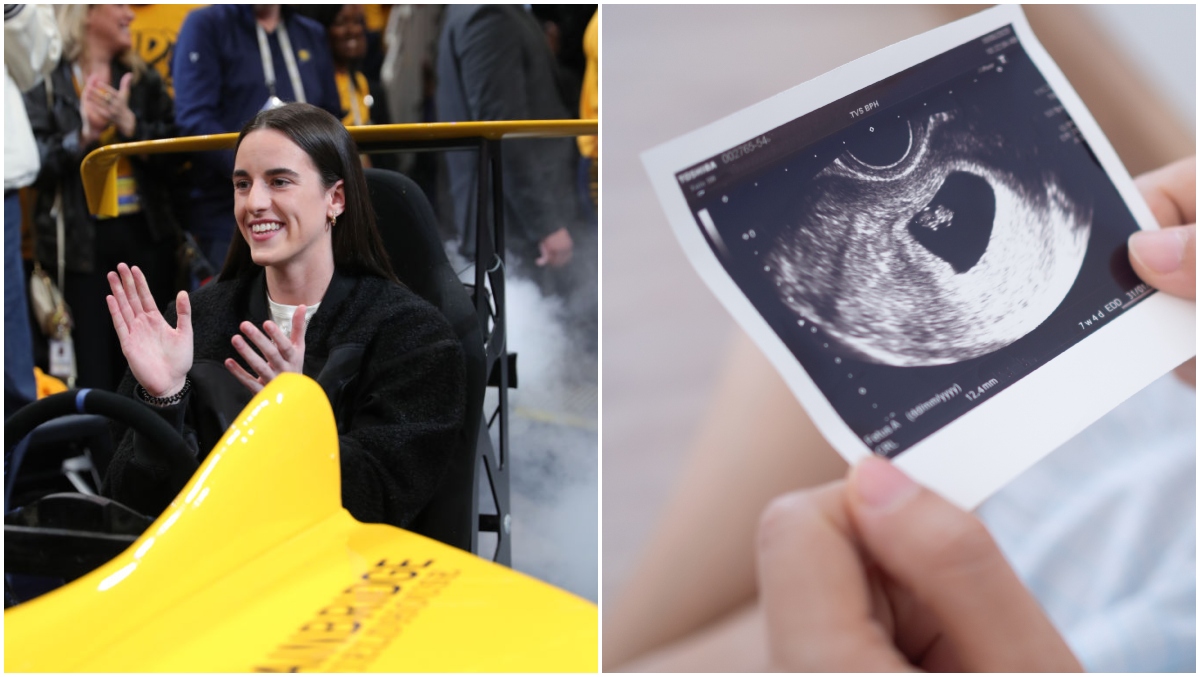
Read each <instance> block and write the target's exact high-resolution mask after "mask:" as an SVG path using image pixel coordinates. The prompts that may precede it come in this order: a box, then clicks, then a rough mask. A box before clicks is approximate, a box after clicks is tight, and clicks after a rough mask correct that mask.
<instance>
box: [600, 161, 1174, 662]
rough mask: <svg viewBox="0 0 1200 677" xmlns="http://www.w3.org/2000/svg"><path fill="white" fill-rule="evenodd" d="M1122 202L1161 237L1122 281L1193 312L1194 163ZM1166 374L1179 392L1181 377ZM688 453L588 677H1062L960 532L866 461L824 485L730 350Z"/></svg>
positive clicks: (818, 453) (781, 413)
mask: <svg viewBox="0 0 1200 677" xmlns="http://www.w3.org/2000/svg"><path fill="white" fill-rule="evenodd" d="M1137 186H1138V188H1139V190H1140V191H1141V192H1142V194H1143V196H1144V197H1145V198H1146V201H1147V203H1148V204H1149V206H1150V209H1151V211H1152V212H1153V213H1154V215H1155V217H1156V218H1157V219H1158V221H1159V223H1160V225H1162V227H1163V229H1162V230H1161V231H1141V232H1138V233H1135V234H1134V235H1133V236H1132V237H1131V238H1130V241H1129V248H1130V261H1131V264H1132V265H1133V267H1134V269H1135V270H1136V271H1137V273H1138V275H1139V276H1141V277H1142V279H1143V280H1144V281H1146V282H1147V283H1148V284H1150V285H1152V286H1154V287H1156V288H1158V289H1160V290H1162V291H1164V292H1166V293H1170V294H1174V295H1176V296H1180V297H1183V298H1188V299H1194V298H1195V293H1196V286H1195V285H1196V282H1195V221H1196V163H1195V158H1189V159H1187V160H1183V161H1180V162H1177V163H1174V164H1171V165H1168V166H1167V167H1164V168H1162V169H1160V170H1157V171H1154V172H1151V173H1149V174H1146V175H1144V176H1142V177H1139V178H1138V179H1137ZM1176 371H1177V373H1179V374H1180V376H1181V377H1183V378H1185V380H1189V381H1190V382H1191V383H1193V384H1194V383H1195V363H1194V360H1193V361H1191V362H1189V363H1187V364H1185V365H1183V366H1181V367H1180V368H1179V369H1177V370H1176ZM698 439H699V440H700V441H699V443H698V445H697V448H696V450H695V452H694V454H693V457H692V458H691V459H690V460H689V463H688V465H687V468H686V471H685V474H684V475H683V477H682V479H681V482H680V486H679V487H678V488H677V490H676V493H675V496H674V497H673V498H672V500H671V501H670V502H669V504H668V506H667V508H666V510H665V512H664V519H663V521H662V523H661V524H660V525H659V527H658V528H657V529H656V531H655V533H654V536H653V537H652V538H651V539H650V544H651V545H650V548H649V551H648V552H647V553H646V554H645V555H643V558H642V561H641V562H640V563H639V566H638V567H637V569H636V570H635V571H634V573H633V575H632V576H631V577H630V580H629V583H628V585H627V587H626V588H625V590H624V591H623V594H622V595H621V597H620V598H619V599H618V600H617V602H616V604H615V605H614V609H613V611H612V612H611V614H606V617H605V643H604V653H605V668H606V669H609V670H613V669H616V670H632V671H643V672H654V671H710V670H717V671H729V672H736V671H762V670H766V669H778V670H794V671H847V670H849V671H874V670H911V669H914V668H919V669H926V670H953V671H967V670H971V671H974V670H988V671H1006V672H1007V671H1035V670H1036V671H1070V670H1078V669H1080V666H1079V663H1078V661H1077V660H1076V659H1075V657H1074V656H1073V655H1072V654H1071V652H1070V650H1069V649H1068V647H1067V646H1066V644H1065V643H1064V642H1063V640H1062V638H1061V636H1060V635H1059V633H1058V631H1057V630H1056V629H1055V628H1054V627H1053V625H1051V623H1050V622H1049V620H1048V619H1047V617H1046V615H1045V613H1044V612H1043V611H1042V609H1041V608H1040V606H1039V605H1038V603H1037V601H1036V600H1035V599H1033V597H1032V596H1031V595H1030V594H1029V592H1028V591H1027V590H1026V589H1025V588H1024V586H1023V585H1022V584H1021V583H1020V580H1019V579H1018V578H1017V576H1016V574H1015V573H1014V572H1013V571H1012V569H1011V568H1010V567H1009V565H1008V563H1007V561H1006V560H1005V559H1004V557H1003V556H1002V555H1001V554H1000V552H999V550H998V548H997V547H996V544H995V543H994V541H993V540H992V539H991V537H990V535H989V534H988V533H987V530H986V528H985V527H984V526H983V525H982V524H981V523H980V522H979V521H978V520H977V519H976V518H975V517H974V516H973V515H971V514H969V513H966V512H964V511H962V510H960V509H958V508H957V507H955V506H953V505H951V504H949V503H947V502H945V501H944V500H942V499H941V498H939V497H938V496H936V495H935V494H933V493H931V492H929V491H927V490H925V489H923V488H921V487H919V486H917V485H915V484H913V483H912V482H911V481H910V480H909V479H908V478H907V477H905V476H904V475H903V473H901V472H900V471H898V470H897V469H895V468H894V467H893V466H892V465H891V464H890V463H888V462H886V461H883V460H881V459H878V458H875V457H869V458H867V459H865V460H864V461H862V462H860V463H859V464H858V465H857V466H855V467H854V468H853V469H851V471H850V473H849V474H848V475H847V476H846V478H845V479H842V480H836V479H835V478H836V476H837V475H842V474H845V464H844V463H843V462H842V461H841V459H840V458H839V457H838V456H837V454H836V453H834V451H833V450H832V448H830V447H829V445H828V443H827V442H825V440H824V439H823V438H821V436H820V435H819V434H818V433H817V432H816V430H815V428H814V427H813V425H812V422H811V421H810V420H809V419H808V417H807V416H806V415H805V414H804V412H803V411H802V410H800V409H799V406H798V405H797V404H796V402H795V400H794V399H793V398H792V397H791V395H790V393H789V392H788V390H787V387H786V385H784V384H783V382H782V380H781V379H780V378H779V377H778V375H777V374H776V373H775V372H774V370H773V369H772V368H771V366H770V364H769V363H767V362H766V360H765V359H764V358H763V357H762V355H761V354H760V353H758V352H757V350H756V349H755V348H754V346H753V345H751V344H750V343H749V340H748V339H743V340H741V341H740V342H739V343H738V346H737V348H736V350H735V352H734V354H733V356H732V359H731V360H730V363H729V365H728V367H727V371H726V375H725V378H724V379H723V380H722V383H721V385H720V386H719V389H718V391H717V397H716V398H715V400H714V402H713V406H712V408H711V415H710V416H708V417H706V419H705V423H704V427H703V429H702V430H701V434H700V435H699V436H698ZM822 482H827V483H826V484H823V485H822V484H821V483H822ZM789 485H790V486H789ZM797 487H808V488H807V489H803V490H800V491H795V489H796V488H797ZM781 494H782V495H781ZM714 496H720V497H721V498H720V500H719V501H714V500H713V497H714ZM773 497H778V498H773ZM756 522H757V523H758V525H759V528H758V537H757V540H756V541H753V542H751V539H749V538H748V537H747V535H748V534H752V533H754V531H755V529H754V525H755V523H756ZM714 544H720V545H719V547H714Z"/></svg>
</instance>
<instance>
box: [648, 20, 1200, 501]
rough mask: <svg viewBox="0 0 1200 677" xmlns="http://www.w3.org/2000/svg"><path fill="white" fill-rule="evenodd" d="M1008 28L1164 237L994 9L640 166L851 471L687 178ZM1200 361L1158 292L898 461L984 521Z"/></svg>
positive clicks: (1192, 311) (670, 147)
mask: <svg viewBox="0 0 1200 677" xmlns="http://www.w3.org/2000/svg"><path fill="white" fill-rule="evenodd" d="M1010 24H1011V25H1012V27H1013V30H1014V31H1015V33H1016V35H1017V37H1018V39H1019V40H1020V43H1021V46H1022V47H1023V48H1024V50H1025V52H1026V53H1027V54H1028V56H1029V58H1030V59H1031V60H1032V61H1033V63H1034V64H1035V65H1036V66H1037V68H1038V69H1039V71H1040V72H1041V74H1042V75H1043V76H1044V77H1045V79H1046V81H1047V83H1049V85H1050V86H1051V88H1052V89H1053V90H1054V92H1055V93H1056V94H1057V96H1058V99H1059V101H1060V103H1061V105H1062V106H1063V107H1064V108H1065V109H1066V111H1067V113H1068V114H1069V115H1070V117H1071V118H1072V119H1073V120H1074V122H1075V123H1076V126H1077V127H1078V129H1079V131H1080V133H1081V135H1082V137H1083V139H1084V141H1085V142H1086V143H1087V144H1088V145H1089V146H1090V147H1091V149H1092V151H1093V153H1094V154H1095V156H1096V158H1097V160H1098V161H1099V162H1100V165H1101V167H1102V168H1103V169H1104V171H1105V172H1106V173H1107V174H1108V176H1109V178H1110V180H1111V181H1112V182H1113V184H1114V185H1115V187H1116V189H1117V191H1118V192H1119V194H1120V195H1121V197H1122V199H1123V200H1124V201H1125V203H1126V205H1127V206H1128V207H1129V210H1130V212H1131V213H1132V214H1133V217H1134V219H1135V220H1136V221H1137V223H1138V225H1139V226H1140V227H1141V228H1142V229H1147V230H1149V229H1157V228H1158V224H1157V223H1156V221H1155V219H1154V217H1153V215H1152V214H1151V212H1150V210H1149V208H1148V207H1147V206H1146V204H1145V201H1144V200H1143V199H1142V197H1141V195H1140V193H1139V192H1138V190H1137V188H1136V187H1135V186H1134V184H1133V180H1132V179H1131V178H1130V176H1129V173H1128V172H1127V171H1126V170H1125V167H1124V165H1123V164H1122V163H1121V161H1120V160H1119V158H1118V157H1117V154H1116V152H1115V151H1114V150H1113V148H1112V145H1111V144H1110V143H1109V142H1108V139H1107V138H1106V137H1105V136H1104V134H1103V132H1101V130H1100V127H1099V126H1098V125H1097V124H1096V121H1095V119H1094V118H1093V117H1092V115H1091V113H1090V112H1088V110H1087V108H1086V107H1085V106H1084V104H1083V102H1082V100H1081V99H1080V98H1079V96H1078V95H1077V94H1076V93H1075V90H1074V89H1073V88H1072V87H1071V85H1070V83H1068V82H1067V79H1066V77H1065V76H1063V74H1062V72H1061V71H1060V70H1059V69H1058V67H1057V65H1056V64H1055V63H1054V62H1053V60H1052V59H1051V58H1050V56H1049V54H1047V53H1046V51H1045V49H1044V48H1043V47H1042V45H1041V43H1039V42H1038V40H1037V38H1036V37H1035V36H1034V34H1033V31H1032V29H1031V28H1030V27H1029V23H1028V22H1027V21H1026V19H1025V15H1024V13H1023V12H1022V11H1021V9H1020V8H1019V7H1018V6H1011V5H1010V6H1000V7H995V8H992V9H988V10H984V11H982V12H979V13H978V14H975V15H972V16H970V17H967V18H964V19H961V20H959V21H956V22H954V23H951V24H948V25H946V26H942V27H940V28H937V29H934V30H932V31H929V32H927V33H924V34H922V35H919V36H916V37H914V38H911V39H909V40H905V41H903V42H900V43H897V44H895V45H892V46H890V47H887V48H884V49H882V50H880V51H877V52H874V53H872V54H869V55H867V56H865V57H862V58H860V59H858V60H856V61H853V62H851V63H849V64H846V65H845V66H842V67H840V68H837V69H835V70H833V71H830V72H829V73H826V74H824V75H822V76H820V77H817V78H815V79H813V80H810V81H808V82H806V83H804V84H801V85H799V86H797V87H794V88H792V89H789V90H787V91H785V92H782V93H780V94H778V95H776V96H774V97H772V98H770V99H767V100H765V101H762V102H760V103H758V104H755V105H754V106H751V107H749V108H747V109H744V110H742V111H739V112H737V113H734V114H733V115H730V116H728V117H726V118H723V119H721V120H719V121H717V122H714V123H712V124H710V125H708V126H706V127H703V128H701V129H698V130H696V131H693V132H691V133H689V134H686V135H684V136H682V137H679V138H677V139H675V140H673V141H670V142H667V143H665V144H663V145H661V146H658V147H656V148H654V149H651V150H649V151H646V152H645V153H643V155H642V161H643V164H644V166H645V168H646V171H647V172H648V174H649V176H650V180H651V183H652V185H653V186H654V190H655V193H656V194H657V195H658V198H659V201H660V203H661V204H662V205H663V208H664V211H665V212H666V215H667V218H668V220H669V222H670V223H671V226H672V229H673V230H674V231H675V234H676V237H677V238H678V239H679V241H680V244H681V245H682V247H683V249H684V251H685V253H686V254H687V257H688V259H689V260H690V261H691V262H692V265H693V266H695V267H696V269H697V271H698V272H699V273H700V275H701V277H702V278H704V280H705V282H706V283H707V284H708V286H709V288H710V289H711V290H712V291H713V293H714V294H716V296H717V297H718V299H719V300H720V301H721V303H722V304H723V305H724V306H725V308H726V309H727V310H728V311H729V312H730V313H731V314H732V315H733V317H734V318H735V319H736V320H737V322H738V323H739V324H740V325H741V327H742V328H743V329H744V330H746V331H747V333H749V334H750V336H751V337H752V339H753V340H754V341H755V343H756V344H757V345H758V346H759V348H760V349H761V350H762V351H763V352H764V353H765V355H766V356H767V358H768V360H769V361H770V362H771V364H772V365H773V366H774V367H775V369H776V370H778V371H779V373H780V374H781V375H782V376H783V378H784V380H785V382H786V383H787V384H788V387H789V388H790V389H791V391H792V393H793V394H794V395H795V396H796V398H797V399H798V400H799V401H800V403H801V404H802V405H803V406H804V408H805V409H806V410H807V412H808V413H809V415H810V416H811V418H812V419H813V422H814V423H815V424H816V425H817V427H818V429H819V430H820V431H821V433H822V434H823V435H824V436H825V438H826V439H827V440H828V441H829V442H830V443H831V444H832V445H833V447H834V448H835V449H837V450H838V452H839V453H840V454H841V455H842V456H843V457H844V458H845V459H846V460H847V461H848V462H850V463H851V464H853V463H855V462H857V461H858V460H859V459H861V458H862V457H864V456H866V455H868V454H871V453H873V452H872V451H871V450H870V448H869V447H868V446H867V445H866V444H865V443H864V442H863V441H862V440H861V439H860V438H859V436H858V435H857V434H855V433H854V432H853V431H852V430H851V429H850V427H849V426H848V425H847V424H846V423H845V422H844V421H843V420H842V418H841V416H840V415H839V414H838V413H837V412H836V411H835V410H834V408H833V406H832V405H831V404H830V403H829V401H828V400H827V399H826V398H825V396H824V395H823V394H822V393H821V391H820V390H819V389H818V388H817V386H816V384H815V383H814V382H813V380H812V379H811V378H810V377H809V375H808V374H807V372H805V370H804V368H803V367H802V366H801V365H800V363H799V361H798V360H797V359H796V357H795V356H794V355H793V354H792V352H791V351H790V350H789V349H788V348H787V346H786V345H785V344H784V342H783V340H782V339H781V338H780V337H779V336H778V335H777V334H776V333H775V332H774V331H773V330H772V329H771V327H770V326H769V325H768V324H767V322H766V320H764V319H763V317H762V316H761V315H760V314H759V312H758V310H756V309H755V307H754V306H753V304H752V303H751V302H750V301H749V299H747V298H746V296H745V295H744V294H743V292H742V290H741V289H740V288H739V287H738V285H737V284H736V283H735V282H734V281H733V279H732V278H731V277H730V276H729V274H728V273H727V272H726V270H725V269H724V267H723V266H722V265H721V263H720V262H719V261H718V259H717V257H716V255H715V254H714V253H713V251H712V249H711V247H710V246H709V244H708V243H707V242H706V241H705V239H704V237H703V236H702V234H701V233H700V230H699V229H698V228H697V227H696V221H695V218H694V216H693V214H692V212H691V210H690V209H689V207H688V204H687V202H686V200H685V196H684V193H683V190H682V189H681V187H680V185H679V183H678V181H677V180H676V175H677V173H678V172H680V171H682V170H684V169H687V168H689V167H692V166H694V165H696V164H697V163H699V162H702V161H704V160H706V159H708V158H711V157H713V156H715V155H717V154H719V153H721V152H723V151H726V150H728V149H730V148H732V147H734V146H737V145H738V144H741V143H743V142H745V141H746V140H747V139H752V138H754V137H756V136H757V135H760V134H763V133H765V132H768V131H770V130H772V129H774V128H776V127H779V126H781V125H783V124H786V123H788V122H791V121H792V120H795V119H797V118H800V117H802V116H804V115H806V114H808V113H810V112H812V111H814V110H817V109H819V108H821V107H823V106H826V105H828V104H830V103H833V102H834V101H837V100H839V99H841V98H843V97H846V96H849V95H852V94H854V93H855V92H858V91H859V90H862V89H864V88H866V87H869V86H871V85H873V84H875V83H877V82H879V81H880V80H883V79H884V78H887V77H889V76H891V75H895V74H897V73H900V72H902V71H904V70H906V69H908V68H911V67H913V66H917V65H918V64H921V63H922V62H924V61H927V60H929V59H931V58H934V57H936V56H938V55H939V54H942V53H944V52H946V51H949V50H951V49H953V48H955V47H958V46H960V45H962V44H964V43H967V42H970V41H973V40H977V39H980V38H982V37H983V36H985V35H987V34H989V33H991V32H993V31H995V30H998V29H1000V28H1003V27H1004V26H1007V25H1010ZM1195 354H1196V307H1195V303H1194V302H1191V301H1185V300H1182V299H1178V298H1174V297H1171V296H1168V295H1166V294H1162V293H1157V294H1153V295H1152V296H1151V297H1150V298H1147V299H1145V300H1144V301H1142V302H1140V303H1138V304H1137V305H1136V306H1134V307H1132V308H1130V309H1128V310H1126V311H1124V312H1122V313H1121V314H1120V315H1119V316H1118V317H1116V318H1114V319H1113V320H1112V321H1111V322H1109V323H1108V324H1106V325H1105V326H1104V327H1102V328H1100V329H1099V330H1097V331H1096V332H1095V333H1093V334H1091V335H1089V336H1087V337H1086V338H1084V339H1083V340H1081V341H1080V342H1079V343H1078V344H1076V345H1075V346H1073V347H1071V348H1070V349H1068V350H1067V351H1065V352H1063V353H1062V354H1060V355H1058V356H1056V357H1054V358H1053V359H1052V360H1050V361H1049V362H1047V363H1046V364H1044V365H1042V366H1041V367H1039V368H1037V369H1036V370H1034V371H1033V372H1032V373H1030V374H1027V375H1026V376H1024V377H1023V378H1021V379H1019V380H1018V381H1016V382H1015V383H1013V384H1011V385H1009V386H1008V387H1007V388H1005V389H1004V390H1003V391H1001V392H999V393H997V394H996V395H995V396H993V397H992V398H990V399H989V400H988V401H986V402H983V403H981V404H980V405H979V406H978V407H976V408H974V409H972V410H970V411H968V412H967V413H965V414H963V415H962V416H960V417H958V418H957V419H955V420H954V421H952V422H951V423H949V424H947V425H946V426H944V427H942V428H941V429H939V430H937V431H935V432H933V433H932V434H930V435H929V436H928V437H926V438H925V439H923V440H922V441H920V442H918V443H917V444H915V445H913V446H912V447H910V448H908V449H907V450H905V451H903V452H902V453H900V454H899V455H898V456H896V457H895V458H894V459H893V462H894V463H895V464H896V465H897V466H898V467H900V468H901V469H903V470H904V471H905V472H907V473H908V474H909V475H910V476H911V477H913V478H914V479H916V480H917V481H918V482H920V483H922V484H924V485H925V486H927V487H929V488H931V489H933V490H934V491H937V492H938V493H940V494H941V495H942V496H944V497H946V498H947V499H949V500H950V501H952V502H953V503H955V504H957V505H959V506H960V507H962V508H965V509H974V508H975V507H976V506H978V505H979V504H980V503H982V502H983V501H984V500H985V499H986V498H987V497H988V496H990V495H991V494H992V493H994V492H995V491H996V490H998V489H999V488H1000V487H1002V486H1004V485H1005V484H1006V483H1008V482H1009V481H1010V480H1012V479H1013V478H1015V477H1016V476H1017V475H1019V474H1020V473H1021V472H1023V471H1024V470H1026V469H1027V468H1029V467H1030V466H1032V465H1033V464H1034V463H1036V462H1037V461H1038V460H1040V459H1041V458H1043V457H1044V456H1045V455H1047V454H1048V453H1050V452H1051V451H1052V450H1054V449H1055V448H1057V447H1058V446H1060V445H1061V444H1063V443H1064V442H1066V441H1067V440H1069V439H1070V438H1071V437H1073V436H1075V435H1076V434H1078V433H1079V432H1081V431H1082V430H1083V429H1084V428H1086V427H1087V426H1089V425H1091V424H1092V423H1093V422H1095V421H1096V420H1097V419H1099V418H1100V417H1101V416H1103V415H1104V414H1105V413H1107V412H1108V411H1110V410H1112V409H1113V408H1115V407H1116V406H1118V405H1119V404H1120V403H1121V402H1123V401H1125V400H1126V399H1128V398H1129V397H1130V396H1132V395H1134V394H1135V393H1137V392H1138V391H1139V390H1141V389H1142V388H1144V387H1146V386H1147V385H1149V384H1150V383H1151V382H1153V381H1154V380H1155V379H1157V378H1158V377H1160V376H1162V375H1163V374H1164V373H1166V372H1167V371H1169V370H1171V369H1172V368H1174V367H1175V366H1177V365H1179V364H1181V363H1182V362H1184V361H1185V360H1187V359H1188V358H1190V357H1192V356H1194V355H1195ZM1014 421H1020V423H1019V424H1014V423H1013V422H1014ZM797 453H803V450H797Z"/></svg>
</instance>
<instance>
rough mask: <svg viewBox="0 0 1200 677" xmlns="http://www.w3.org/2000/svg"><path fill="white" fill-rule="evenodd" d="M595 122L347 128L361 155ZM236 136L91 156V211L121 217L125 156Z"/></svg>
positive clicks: (225, 142) (87, 186) (190, 148)
mask: <svg viewBox="0 0 1200 677" xmlns="http://www.w3.org/2000/svg"><path fill="white" fill-rule="evenodd" d="M598 128H599V123H598V121H596V120H520V121H502V122H435V123H427V124H412V125H364V126H361V127H356V126H352V127H347V128H346V129H348V130H349V131H350V136H351V137H352V138H353V139H354V142H355V143H357V144H358V146H359V149H360V150H362V151H363V152H370V151H371V146H372V145H374V144H381V143H395V142H412V143H413V144H420V143H429V142H436V141H450V140H462V139H480V140H490V141H498V140H501V139H530V138H550V137H557V136H590V135H593V134H596V133H597V130H598ZM237 137H238V135H237V133H236V132H230V133H228V134H208V135H205V136H184V137H180V138H175V139H156V140H154V141H135V142H132V143H117V144H112V145H110V146H104V147H102V148H97V149H96V150H94V151H92V152H91V153H88V155H87V157H85V158H84V159H83V164H82V165H81V166H80V173H81V175H82V178H83V192H84V193H85V194H86V195H87V203H88V211H90V212H91V213H92V214H95V215H97V216H116V215H117V160H118V159H120V158H121V156H124V155H151V154H156V153H192V152H196V151H206V150H225V149H228V148H233V146H234V145H235V144H236V143H237Z"/></svg>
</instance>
